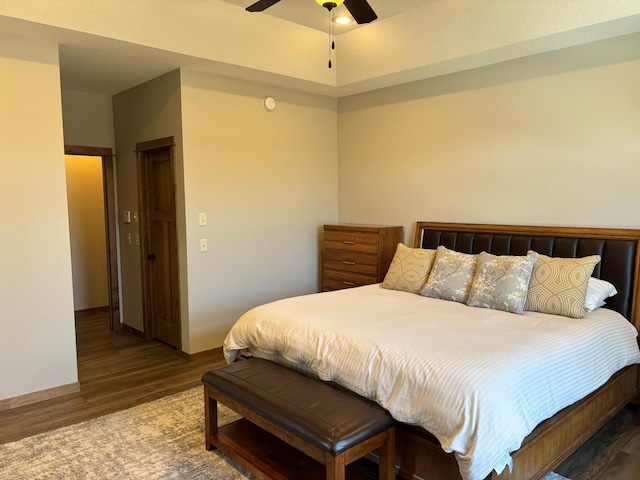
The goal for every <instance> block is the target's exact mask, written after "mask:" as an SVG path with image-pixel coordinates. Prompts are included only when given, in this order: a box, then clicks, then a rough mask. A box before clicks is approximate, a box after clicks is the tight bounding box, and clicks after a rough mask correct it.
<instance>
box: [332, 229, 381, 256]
mask: <svg viewBox="0 0 640 480" xmlns="http://www.w3.org/2000/svg"><path fill="white" fill-rule="evenodd" d="M324 248H325V249H332V250H342V251H346V252H360V253H374V254H375V253H378V235H376V234H375V233H361V232H327V231H325V232H324Z"/></svg>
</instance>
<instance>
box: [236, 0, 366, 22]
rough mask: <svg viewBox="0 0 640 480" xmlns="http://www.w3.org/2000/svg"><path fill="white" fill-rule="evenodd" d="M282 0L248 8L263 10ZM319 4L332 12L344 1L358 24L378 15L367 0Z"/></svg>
mask: <svg viewBox="0 0 640 480" xmlns="http://www.w3.org/2000/svg"><path fill="white" fill-rule="evenodd" d="M279 1H280V0H258V1H257V2H256V3H254V4H253V5H249V6H248V7H247V8H246V10H247V11H248V12H262V11H264V10H266V9H267V8H269V7H270V6H272V5H275V4H276V3H278V2H279ZM316 2H317V3H318V4H319V5H322V6H323V7H324V8H326V9H327V10H329V12H331V10H332V9H334V8H335V7H337V6H338V5H341V4H342V3H344V6H345V7H347V10H349V13H350V14H351V16H352V17H353V19H354V20H355V21H356V23H358V24H363V23H369V22H373V21H374V20H375V19H376V18H378V15H376V12H374V11H373V8H371V6H370V5H369V3H368V2H367V0H333V1H330V2H327V1H324V0H316Z"/></svg>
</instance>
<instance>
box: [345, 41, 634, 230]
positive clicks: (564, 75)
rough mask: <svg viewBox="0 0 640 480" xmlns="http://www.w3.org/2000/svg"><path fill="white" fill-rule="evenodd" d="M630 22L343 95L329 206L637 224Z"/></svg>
mask: <svg viewBox="0 0 640 480" xmlns="http://www.w3.org/2000/svg"><path fill="white" fill-rule="evenodd" d="M639 44H640V35H638V34H635V35H630V36H626V37H619V38H617V39H613V40H607V41H603V42H598V43H595V44H591V45H585V46H580V47H575V48H571V49H567V50H564V51H558V52H555V53H548V54H542V55H537V56H532V57H528V58H524V59H520V60H514V61H511V62H506V63H503V64H499V65H494V66H491V67H485V68H481V69H476V70H472V71H468V72H462V73H457V74H453V75H448V76H444V77H440V78H435V79H431V80H424V81H421V82H416V83H413V84H408V85H404V86H399V87H394V88H389V89H385V90H379V91H376V92H371V93H368V94H362V95H357V96H352V97H347V98H343V99H341V100H340V101H339V115H338V127H339V128H338V139H339V140H338V146H339V152H338V157H339V193H338V195H339V217H340V221H342V222H353V221H358V222H370V223H375V222H382V223H389V224H401V225H404V227H405V239H406V241H408V242H411V241H412V238H413V237H412V235H413V232H414V224H415V222H416V221H418V220H432V221H452V222H493V223H523V224H551V225H573V226H603V227H631V228H639V227H640V210H638V208H637V206H638V205H639V204H640V188H638V184H639V181H640V162H639V161H638V158H639V157H638V154H639V153H640V135H639V134H638V132H639V130H638V127H639V125H640V103H639V99H640V90H639V88H638V85H640V50H638V48H637V45H639Z"/></svg>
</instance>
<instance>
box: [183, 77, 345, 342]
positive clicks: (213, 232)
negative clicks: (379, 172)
mask: <svg viewBox="0 0 640 480" xmlns="http://www.w3.org/2000/svg"><path fill="white" fill-rule="evenodd" d="M267 95H270V96H273V97H274V98H275V99H276V101H277V106H276V109H275V110H274V111H273V112H267V111H265V110H264V108H263V106H262V99H263V97H265V96H267ZM336 103H337V102H336V100H335V99H331V98H327V97H322V96H315V95H311V94H304V93H300V92H296V91H293V90H287V89H282V88H275V87H270V86H268V85H263V84H259V83H252V82H245V81H238V80H234V79H231V78H226V77H221V76H215V75H210V74H204V73H198V72H195V71H188V70H186V71H182V126H183V132H184V133H183V135H184V146H183V148H184V186H185V213H186V252H187V265H186V268H187V273H188V285H189V304H188V315H189V317H188V318H189V329H190V332H189V340H188V343H187V342H184V345H185V350H186V351H187V352H189V353H196V352H199V351H203V350H208V349H211V348H215V347H218V346H220V345H222V341H223V340H224V337H225V336H226V334H227V332H228V330H229V328H230V327H231V325H232V323H233V322H234V321H235V320H236V319H237V318H238V317H239V315H241V314H242V313H244V311H246V310H247V309H249V308H251V307H253V306H255V305H258V304H260V303H263V302H266V301H270V300H275V299H279V298H283V297H288V296H293V295H300V294H304V293H311V292H316V291H317V290H318V266H319V242H320V230H321V226H322V224H323V223H326V222H335V221H336V220H337V205H338V203H337V144H336V138H337V135H336ZM200 212H206V213H207V216H208V225H207V226H199V225H198V213H200ZM200 238H207V239H208V244H209V251H208V252H206V253H200V251H199V239H200ZM183 341H184V340H183Z"/></svg>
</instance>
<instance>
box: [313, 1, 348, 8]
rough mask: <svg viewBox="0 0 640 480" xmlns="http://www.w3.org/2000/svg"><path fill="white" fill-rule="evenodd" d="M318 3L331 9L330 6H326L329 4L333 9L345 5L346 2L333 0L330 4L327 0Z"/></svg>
mask: <svg viewBox="0 0 640 480" xmlns="http://www.w3.org/2000/svg"><path fill="white" fill-rule="evenodd" d="M316 3H317V4H318V5H320V6H322V7H326V8H329V7H328V6H326V4H328V5H329V6H330V7H331V8H335V7H337V6H338V5H342V4H343V3H344V0H332V1H329V2H328V1H326V0H316Z"/></svg>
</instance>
